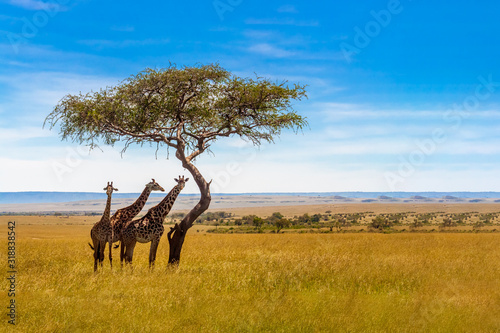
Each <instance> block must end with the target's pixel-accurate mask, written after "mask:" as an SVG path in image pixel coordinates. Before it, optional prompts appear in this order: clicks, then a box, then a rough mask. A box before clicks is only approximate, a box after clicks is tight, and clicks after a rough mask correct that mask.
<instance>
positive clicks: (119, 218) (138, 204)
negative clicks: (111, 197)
mask: <svg viewBox="0 0 500 333" xmlns="http://www.w3.org/2000/svg"><path fill="white" fill-rule="evenodd" d="M152 191H162V192H165V190H164V189H163V187H161V186H160V184H158V183H157V182H156V181H155V180H154V179H152V181H151V182H149V183H147V184H146V186H145V187H144V190H143V191H142V193H141V195H140V196H139V198H137V200H135V201H134V203H133V204H131V205H130V206H127V207H124V208H120V209H118V210H117V211H116V212H115V213H114V214H113V216H111V227H112V228H113V240H112V242H113V243H115V242H118V241H119V240H120V233H121V231H122V229H123V227H124V226H125V225H126V224H127V223H128V222H129V221H132V220H133V219H134V217H136V216H137V214H139V213H140V212H141V210H142V209H143V208H144V205H146V201H147V200H148V198H149V195H150V194H151V192H152ZM120 259H121V260H123V259H122V258H120Z"/></svg>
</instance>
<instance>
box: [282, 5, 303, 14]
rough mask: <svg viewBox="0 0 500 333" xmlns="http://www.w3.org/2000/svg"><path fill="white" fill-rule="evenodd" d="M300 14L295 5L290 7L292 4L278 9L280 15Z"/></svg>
mask: <svg viewBox="0 0 500 333" xmlns="http://www.w3.org/2000/svg"><path fill="white" fill-rule="evenodd" d="M298 12H299V11H298V10H297V8H296V7H295V6H294V5H290V4H287V5H283V6H281V7H279V8H278V13H292V14H296V13H298Z"/></svg>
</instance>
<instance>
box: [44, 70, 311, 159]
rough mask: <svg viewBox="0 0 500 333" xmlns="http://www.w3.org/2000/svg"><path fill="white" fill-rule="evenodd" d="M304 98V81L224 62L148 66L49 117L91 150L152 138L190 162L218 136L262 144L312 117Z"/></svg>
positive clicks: (69, 98) (65, 103)
mask: <svg viewBox="0 0 500 333" xmlns="http://www.w3.org/2000/svg"><path fill="white" fill-rule="evenodd" d="M303 97H306V93H305V86H300V85H297V84H294V85H293V87H288V85H287V82H286V81H284V82H281V83H273V82H271V81H270V80H269V79H264V78H260V77H256V78H255V79H252V78H241V77H237V76H234V75H232V74H231V73H230V72H228V71H227V70H225V69H223V68H221V67H220V66H219V65H218V64H210V65H200V66H194V67H183V68H177V67H175V66H172V65H171V66H170V67H168V68H165V69H159V70H157V69H150V68H148V69H145V70H144V71H142V72H140V73H138V74H137V75H132V76H131V77H129V78H127V79H125V80H124V81H123V82H121V84H119V85H117V86H115V87H107V88H105V89H101V90H100V91H98V92H90V93H86V94H82V93H80V94H78V95H66V96H65V97H64V98H63V99H62V100H61V101H60V102H59V103H58V105H57V106H55V108H54V110H53V111H52V112H51V113H50V114H49V115H48V117H47V118H46V120H45V122H46V124H48V125H49V126H50V128H52V127H54V126H55V125H56V123H58V122H60V127H61V132H60V135H61V137H62V139H70V140H73V141H76V142H78V143H80V144H87V145H90V146H91V147H95V146H96V145H98V143H99V142H100V141H102V142H103V143H105V144H111V145H113V144H115V143H116V142H118V141H124V143H125V147H124V150H125V149H126V148H127V147H128V146H129V145H130V144H132V143H139V144H142V143H145V142H154V143H157V144H158V145H162V144H166V145H167V146H168V147H171V148H174V149H176V150H178V149H181V150H184V149H186V152H185V153H186V159H187V161H191V160H193V159H194V158H196V157H197V156H198V155H199V154H201V153H203V152H204V151H205V150H207V149H209V148H210V146H211V144H212V143H213V142H214V141H216V140H217V139H218V138H220V137H228V136H231V135H239V136H240V137H242V138H243V139H246V140H250V141H251V142H252V143H254V144H256V145H259V144H261V142H262V141H267V142H273V139H274V138H275V137H276V136H277V135H279V134H280V133H281V130H282V129H293V130H298V129H301V128H303V127H304V126H305V125H306V124H307V122H306V120H305V118H303V117H301V116H300V115H298V114H297V113H296V112H295V111H294V110H293V106H292V100H300V99H301V98H303Z"/></svg>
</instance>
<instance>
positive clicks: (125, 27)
mask: <svg viewBox="0 0 500 333" xmlns="http://www.w3.org/2000/svg"><path fill="white" fill-rule="evenodd" d="M111 30H113V31H119V32H134V31H135V27H134V26H132V25H122V26H116V25H114V26H112V27H111Z"/></svg>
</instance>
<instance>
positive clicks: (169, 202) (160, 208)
mask: <svg viewBox="0 0 500 333" xmlns="http://www.w3.org/2000/svg"><path fill="white" fill-rule="evenodd" d="M180 192H181V188H180V186H179V185H177V186H174V188H173V189H172V190H170V192H169V193H168V194H167V196H166V197H165V198H163V200H162V201H161V202H160V203H159V204H158V205H156V206H155V207H153V208H151V212H152V213H154V215H155V216H156V217H158V218H159V219H160V220H161V223H163V220H164V219H165V217H166V216H167V214H168V213H169V212H170V209H172V206H173V205H174V202H175V199H177V196H178V195H179V193H180Z"/></svg>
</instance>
